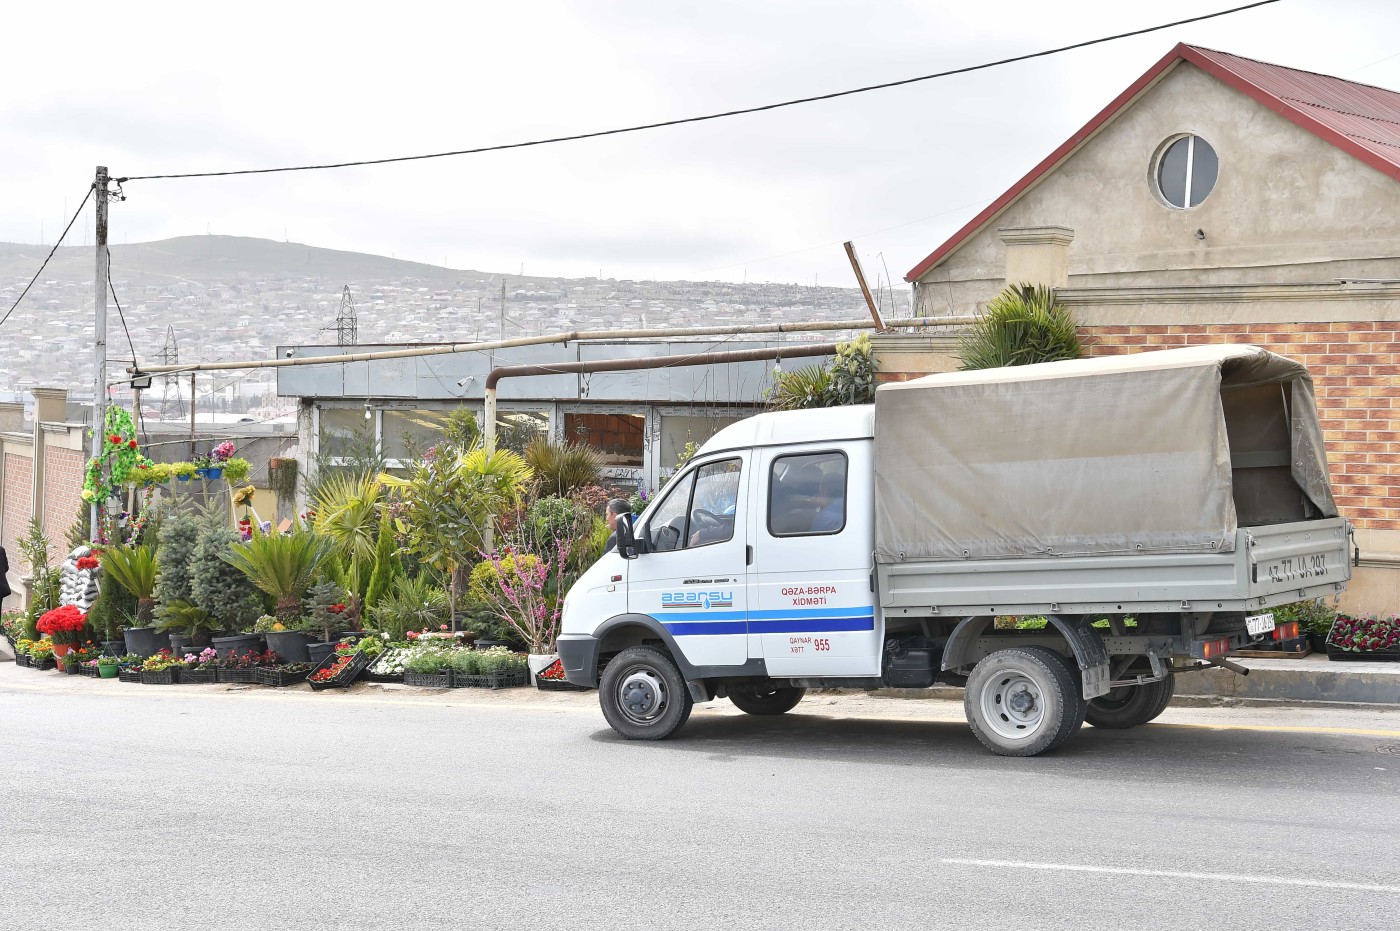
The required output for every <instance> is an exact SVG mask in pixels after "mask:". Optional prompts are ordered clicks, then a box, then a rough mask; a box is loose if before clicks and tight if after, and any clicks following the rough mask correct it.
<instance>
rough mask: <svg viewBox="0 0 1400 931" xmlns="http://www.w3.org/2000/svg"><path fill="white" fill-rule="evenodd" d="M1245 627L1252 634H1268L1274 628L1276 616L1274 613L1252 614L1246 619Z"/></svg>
mask: <svg viewBox="0 0 1400 931" xmlns="http://www.w3.org/2000/svg"><path fill="white" fill-rule="evenodd" d="M1244 626H1245V629H1246V630H1248V631H1249V633H1250V636H1254V635H1256V634H1267V633H1268V632H1269V631H1271V630H1273V629H1274V616H1273V615H1272V614H1251V615H1249V616H1248V617H1246V618H1245V619H1244Z"/></svg>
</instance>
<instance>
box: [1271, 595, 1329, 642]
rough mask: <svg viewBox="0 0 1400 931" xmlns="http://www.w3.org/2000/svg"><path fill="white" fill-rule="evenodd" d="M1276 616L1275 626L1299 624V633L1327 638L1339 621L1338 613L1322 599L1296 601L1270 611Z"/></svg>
mask: <svg viewBox="0 0 1400 931" xmlns="http://www.w3.org/2000/svg"><path fill="white" fill-rule="evenodd" d="M1269 610H1270V611H1271V612H1272V613H1273V615H1274V624H1276V625H1281V624H1288V623H1290V622H1293V621H1297V622H1298V631H1299V633H1305V634H1319V635H1321V636H1326V635H1327V633H1328V631H1330V630H1331V629H1332V622H1333V621H1335V620H1336V619H1337V612H1336V610H1335V609H1334V608H1332V607H1331V606H1330V605H1328V604H1327V603H1326V602H1325V601H1323V600H1322V599H1321V598H1314V599H1312V600H1311V601H1295V602H1293V603H1291V604H1286V605H1279V606H1278V607H1275V608H1270V609H1269Z"/></svg>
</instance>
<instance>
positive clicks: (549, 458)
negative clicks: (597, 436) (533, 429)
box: [525, 439, 603, 498]
mask: <svg viewBox="0 0 1400 931" xmlns="http://www.w3.org/2000/svg"><path fill="white" fill-rule="evenodd" d="M525 462H526V463H527V464H528V465H529V466H530V468H531V469H533V470H534V472H535V482H536V486H537V489H538V494H539V496H540V497H541V498H567V497H568V496H569V495H570V494H571V493H573V492H574V491H575V490H577V489H579V488H583V487H584V486H586V485H593V484H595V483H597V481H598V476H599V474H600V473H601V472H602V468H603V461H602V459H601V458H600V457H599V455H598V453H597V452H596V451H595V450H593V449H592V448H590V447H588V446H583V445H579V444H572V443H571V444H569V445H567V446H556V445H555V444H553V443H551V442H549V441H548V440H543V439H541V440H535V441H534V442H532V443H531V444H530V445H529V446H526V447H525Z"/></svg>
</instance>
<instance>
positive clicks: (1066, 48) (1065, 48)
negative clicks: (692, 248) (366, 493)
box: [117, 0, 1279, 183]
mask: <svg viewBox="0 0 1400 931" xmlns="http://www.w3.org/2000/svg"><path fill="white" fill-rule="evenodd" d="M1277 2H1279V0H1256V2H1254V3H1247V4H1244V5H1243V6H1237V7H1232V8H1230V9H1228V10H1218V11H1216V12H1214V13H1205V14H1202V15H1200V16H1191V17H1187V18H1186V19H1178V20H1175V21H1173V22H1170V23H1162V24H1160V25H1157V26H1148V27H1145V28H1143V29H1133V30H1130V31H1128V32H1120V33H1116V34H1114V35H1111V36H1100V37H1099V38H1096V39H1086V40H1084V41H1082V42H1074V43H1071V44H1069V45H1061V46H1059V47H1057V48H1052V49H1042V50H1041V51H1038V52H1029V53H1026V54H1024V55H1013V56H1011V57H1009V58H1001V59H998V60H996V61H989V62H983V63H981V64H976V65H966V66H964V67H961V68H950V69H948V70H946V71H937V72H934V73H933V74H923V75H919V76H917V77H912V78H902V79H900V80H898V81H885V82H883V83H880V84H867V85H864V86H862V87H853V88H849V89H847V90H841V91H833V92H831V93H827V94H814V95H812V96H810V97H797V98H794V99H792V100H781V101H778V102H776V103H767V104H761V105H759V106H756V107H742V108H739V109H734V110H724V111H721V112H719V113H707V114H703V115H701V116H688V117H682V118H679V119H674V120H661V121H659V122H655V123H641V124H638V125H635V126H622V127H618V128H614V129H602V130H596V131H593V132H586V133H573V134H571V135H567V136H553V137H550V138H547V139H532V140H528V141H525V142H506V143H500V144H498V145H487V146H477V147H476V148H471V149H456V150H453V151H450V152H430V153H425V154H421V155H399V156H393V157H390V158H370V159H360V160H357V161H346V162H327V163H323V164H316V165H288V166H282V167H278V168H240V169H231V170H227V171H189V172H178V173H168V174H151V175H129V176H127V177H123V178H118V179H117V181H118V183H122V182H126V181H157V180H166V179H174V178H222V177H228V176H231V175H266V174H277V173H282V172H289V171H322V170H325V169H330V168H357V167H363V166H366V165H388V164H392V163H395V162H416V161H424V160H426V159H434V158H451V157H455V156H460V155H479V154H481V153H484V152H501V151H505V150H508V149H525V148H530V147H533V146H543V145H553V144H555V143H560V142H577V141H579V140H581V139H597V138H599V137H602V136H617V135H622V134H624V133H635V132H642V131H644V130H649V129H663V128H665V127H668V126H681V125H685V124H688V123H703V122H707V121H709V120H720V119H726V118H728V117H732V116H743V115H746V114H749V113H762V112H766V111H768V110H779V109H782V108H784V107H795V106H798V105H800V104H806V103H816V102H818V101H822V100H835V99H837V98H840V97H850V96H852V95H854V94H865V93H869V92H871V91H877V90H886V89H888V88H891V87H902V86H904V85H907V84H917V83H919V82H921V81H932V80H935V79H937V78H946V77H952V76H954V75H959V74H970V73H972V72H974V71H984V70H986V69H988V68H997V67H1000V66H1002V65H1010V64H1015V63H1016V62H1022V61H1031V60H1032V59H1036V58H1045V57H1047V56H1050V55H1058V54H1061V53H1063V52H1070V51H1074V50H1075V49H1081V48H1088V47H1089V46H1093V45H1102V44H1103V43H1105V42H1114V41H1117V40H1119V39H1128V38H1132V37H1133V36H1141V35H1146V34H1148V33H1152V32H1160V31H1162V30H1164V29H1172V28H1175V27H1177V26H1185V25H1187V24H1190V23H1199V22H1203V21H1205V20H1208V19H1216V18H1218V17H1221V16H1229V15H1231V14H1233V13H1241V12H1244V11H1245V10H1252V9H1255V8H1257V7H1261V6H1268V5H1269V4H1272V3H1277Z"/></svg>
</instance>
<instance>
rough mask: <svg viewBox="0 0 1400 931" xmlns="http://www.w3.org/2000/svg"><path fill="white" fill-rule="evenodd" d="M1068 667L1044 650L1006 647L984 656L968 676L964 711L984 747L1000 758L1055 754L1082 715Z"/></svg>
mask: <svg viewBox="0 0 1400 931" xmlns="http://www.w3.org/2000/svg"><path fill="white" fill-rule="evenodd" d="M1079 696H1080V691H1079V685H1078V683H1077V682H1075V681H1074V677H1073V676H1071V675H1070V671H1069V664H1068V663H1067V662H1065V660H1064V658H1063V657H1061V656H1060V655H1059V654H1057V653H1054V651H1052V650H1047V649H1045V648H1043V647H1010V648H1008V649H1004V650H997V651H996V652H995V653H992V654H991V655H990V656H986V657H984V658H983V659H982V660H981V662H979V663H978V664H977V665H976V666H975V667H973V670H972V674H971V675H970V676H968V677H967V686H966V689H965V691H964V693H963V710H964V711H965V712H966V714H967V723H968V724H969V725H970V726H971V727H972V732H973V733H974V734H976V735H977V739H978V740H980V741H981V742H982V745H983V746H984V747H986V748H987V749H988V750H991V751H992V752H993V753H996V754H999V755H1001V756H1035V755H1036V754H1039V753H1044V752H1046V751H1047V750H1053V749H1054V748H1055V747H1058V746H1059V745H1060V744H1061V743H1063V742H1064V741H1065V740H1067V739H1068V738H1069V736H1070V735H1071V734H1073V733H1074V731H1075V729H1076V728H1077V727H1078V725H1079V722H1080V720H1082V718H1081V717H1080V716H1081V715H1082V713H1083V711H1082V705H1081V702H1082V701H1083V699H1081V698H1080V697H1079Z"/></svg>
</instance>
